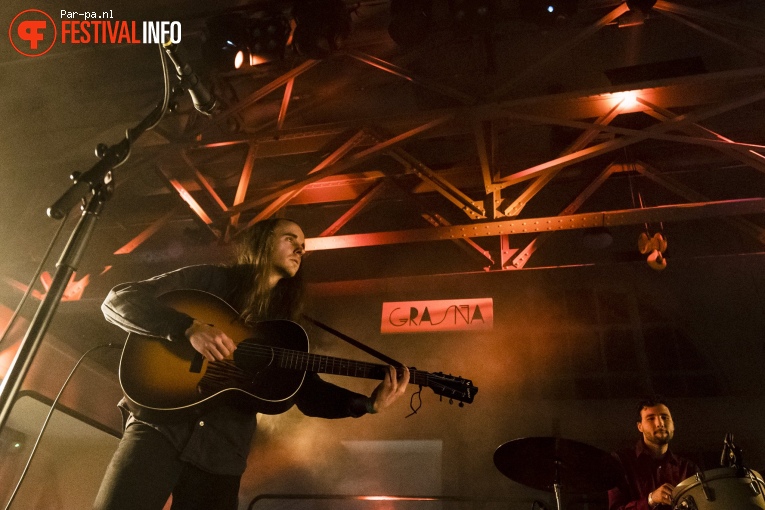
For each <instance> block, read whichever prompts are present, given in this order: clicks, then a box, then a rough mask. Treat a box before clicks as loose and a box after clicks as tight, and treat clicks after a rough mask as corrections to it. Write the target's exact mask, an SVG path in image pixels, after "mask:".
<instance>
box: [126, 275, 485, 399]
mask: <svg viewBox="0 0 765 510" xmlns="http://www.w3.org/2000/svg"><path fill="white" fill-rule="evenodd" d="M159 301H160V303H162V304H164V305H167V306H170V307H171V308H173V309H175V310H177V311H180V312H183V313H186V314H188V315H190V316H191V317H194V318H195V319H197V320H199V321H202V322H205V323H208V324H211V325H214V326H215V327H217V328H218V329H220V330H222V331H223V332H224V333H226V334H227V335H228V336H229V337H231V339H232V340H233V341H234V343H235V344H236V346H237V348H236V350H235V351H234V354H233V359H225V360H222V361H207V360H206V359H204V357H203V356H202V355H201V354H200V353H198V352H197V351H196V350H195V349H194V348H193V347H192V346H191V344H190V343H188V342H171V341H168V340H166V339H164V338H157V337H151V336H145V335H139V334H135V333H130V334H129V335H128V338H127V341H126V342H125V347H124V349H123V351H122V358H121V359H120V366H119V380H120V384H121V386H122V390H123V392H124V393H125V396H126V397H127V398H128V399H129V400H130V401H131V403H134V404H137V405H138V406H139V407H141V408H145V409H151V410H157V411H171V410H182V409H188V408H191V407H193V406H197V405H200V404H202V403H205V402H208V401H210V400H211V399H214V398H215V397H217V396H219V395H222V394H224V393H227V392H231V391H233V392H239V393H243V394H245V395H249V396H250V397H252V398H254V399H256V400H257V401H258V406H257V407H258V410H259V411H260V412H263V413H266V414H278V413H280V412H284V411H286V410H287V409H289V407H290V406H291V399H292V397H293V396H294V395H295V394H296V393H297V391H298V390H299V389H300V387H301V385H302V384H303V381H304V380H305V377H306V373H307V372H315V373H324V374H335V375H343V376H350V377H361V378H365V379H378V380H382V379H383V377H384V376H385V373H386V371H387V366H386V365H381V364H374V363H366V362H363V361H355V360H350V359H343V358H336V357H332V356H322V355H318V354H311V353H309V352H308V335H307V334H306V332H305V330H303V328H302V327H301V326H300V325H299V324H297V323H295V322H292V321H288V320H270V321H263V322H259V323H257V324H256V325H255V326H254V327H248V326H246V325H245V324H244V323H243V322H242V321H241V320H240V319H239V316H238V314H237V313H236V311H235V310H234V309H233V308H232V307H231V306H230V305H229V304H228V303H226V302H225V301H223V300H222V299H220V298H218V297H217V296H214V295H212V294H209V293H206V292H202V291H197V290H178V291H172V292H168V293H166V294H163V295H162V296H160V298H159ZM410 383H411V384H414V385H415V386H420V387H423V386H427V387H429V388H431V389H432V390H433V391H434V392H435V393H436V394H437V395H440V396H442V397H446V398H447V399H449V401H458V402H461V403H463V402H464V403H468V404H469V403H472V402H473V398H474V397H475V394H476V393H477V392H478V388H477V387H475V386H473V383H472V382H471V381H469V380H467V379H463V378H461V377H454V376H451V375H446V374H443V373H440V372H439V373H429V372H424V371H422V370H417V369H414V368H410Z"/></svg>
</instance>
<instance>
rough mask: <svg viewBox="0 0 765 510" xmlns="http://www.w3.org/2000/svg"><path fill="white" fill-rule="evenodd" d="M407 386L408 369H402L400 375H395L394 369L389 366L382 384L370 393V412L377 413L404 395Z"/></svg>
mask: <svg viewBox="0 0 765 510" xmlns="http://www.w3.org/2000/svg"><path fill="white" fill-rule="evenodd" d="M407 384H409V369H408V368H407V367H402V370H401V373H400V374H397V372H396V368H395V367H392V366H389V367H388V371H387V373H386V374H385V378H384V379H383V382H381V383H380V384H379V385H378V386H377V388H375V390H374V391H373V392H372V395H371V396H370V397H369V398H370V399H371V400H372V409H373V410H372V412H373V413H379V412H380V411H382V410H383V409H385V408H386V407H388V406H389V405H391V404H392V403H393V402H395V401H396V399H398V398H399V397H400V396H401V395H403V394H404V393H406V386H407Z"/></svg>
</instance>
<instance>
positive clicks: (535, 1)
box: [518, 0, 578, 25]
mask: <svg viewBox="0 0 765 510" xmlns="http://www.w3.org/2000/svg"><path fill="white" fill-rule="evenodd" d="M577 3H578V2H577V0H524V1H521V2H519V8H518V9H519V11H518V13H519V15H520V17H522V18H524V19H526V20H528V21H531V22H533V23H537V24H539V25H554V24H560V23H564V22H566V21H567V20H568V19H569V18H571V17H572V16H574V15H575V14H576V11H577V9H578V5H577Z"/></svg>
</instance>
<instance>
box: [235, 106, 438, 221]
mask: <svg viewBox="0 0 765 510" xmlns="http://www.w3.org/2000/svg"><path fill="white" fill-rule="evenodd" d="M452 119H453V117H452V115H444V116H442V117H439V118H437V119H435V120H433V121H431V122H428V123H427V124H424V125H422V126H418V127H416V128H414V129H411V130H409V131H407V132H405V133H401V134H400V135H397V136H394V137H392V138H390V139H388V140H385V141H383V142H381V143H378V144H376V145H374V146H373V147H370V148H369V149H366V150H363V151H361V152H358V153H356V154H352V155H351V156H348V157H347V158H345V159H342V160H340V161H338V162H337V163H334V164H331V165H329V166H327V167H325V168H323V169H322V170H321V171H319V172H316V173H314V174H313V175H311V176H309V177H307V178H306V179H303V180H302V181H300V182H297V183H293V184H290V185H288V186H286V187H284V188H282V189H280V190H278V191H275V192H274V193H270V194H268V195H267V196H265V197H261V198H258V199H255V200H250V201H248V202H245V203H243V204H240V205H238V206H236V207H232V208H231V209H230V211H231V212H233V213H239V212H243V211H246V210H249V209H252V208H255V207H258V206H260V205H263V204H265V203H268V202H271V201H273V200H274V199H276V198H278V197H279V196H280V195H283V194H284V193H287V192H289V191H294V190H296V189H300V188H303V187H305V186H306V185H308V184H311V183H314V182H316V181H319V180H321V179H323V178H325V177H327V176H330V175H334V174H337V173H340V172H343V171H345V170H348V169H350V168H352V167H354V166H356V165H358V164H360V163H362V162H363V161H366V160H368V159H370V158H372V157H374V156H378V155H380V154H382V153H384V152H386V151H388V150H389V149H392V148H393V147H395V146H396V145H399V144H401V143H404V142H405V141H407V140H408V139H410V138H413V137H416V136H418V135H420V134H421V133H424V132H426V131H428V130H430V129H433V128H434V127H436V126H439V125H441V124H444V123H446V122H448V121H450V120H452Z"/></svg>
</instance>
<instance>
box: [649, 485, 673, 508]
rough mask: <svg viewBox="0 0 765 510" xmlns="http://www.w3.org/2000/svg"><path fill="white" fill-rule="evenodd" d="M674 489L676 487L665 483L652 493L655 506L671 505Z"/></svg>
mask: <svg viewBox="0 0 765 510" xmlns="http://www.w3.org/2000/svg"><path fill="white" fill-rule="evenodd" d="M674 488H675V486H674V485H672V484H669V483H665V484H664V485H662V486H661V487H659V488H658V489H656V490H654V491H653V492H652V493H651V501H653V503H654V505H671V504H672V489H674Z"/></svg>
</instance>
